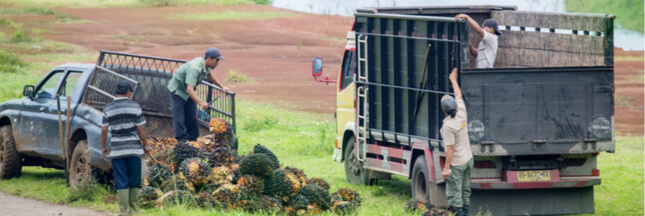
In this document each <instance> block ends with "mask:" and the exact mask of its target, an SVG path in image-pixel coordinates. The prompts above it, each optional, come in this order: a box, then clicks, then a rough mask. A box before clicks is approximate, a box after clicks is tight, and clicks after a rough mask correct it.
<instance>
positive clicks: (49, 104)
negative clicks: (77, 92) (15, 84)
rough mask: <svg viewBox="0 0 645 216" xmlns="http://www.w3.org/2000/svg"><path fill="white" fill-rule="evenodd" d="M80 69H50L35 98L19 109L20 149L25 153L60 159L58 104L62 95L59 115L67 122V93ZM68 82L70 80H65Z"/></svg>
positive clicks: (61, 156) (38, 87)
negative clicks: (21, 110)
mask: <svg viewBox="0 0 645 216" xmlns="http://www.w3.org/2000/svg"><path fill="white" fill-rule="evenodd" d="M80 74H81V73H80V72H78V71H69V70H65V71H62V70H58V71H52V72H51V73H49V74H48V75H47V76H46V77H45V79H43V81H41V82H40V83H39V85H38V86H37V87H36V91H35V92H36V93H35V94H34V99H33V100H32V101H31V102H29V103H27V105H26V106H25V108H24V109H23V112H21V114H20V115H21V121H20V128H19V130H20V134H21V136H22V139H21V141H22V146H23V148H22V150H21V151H22V152H23V153H24V154H27V155H33V156H40V157H43V158H48V159H54V160H62V159H63V151H62V150H61V145H60V128H59V122H58V105H57V100H56V95H57V94H60V95H61V96H60V97H61V114H62V115H61V118H62V123H63V127H64V126H65V125H66V116H65V114H66V111H67V101H66V100H67V98H66V97H67V95H68V94H69V95H70V96H71V93H72V92H73V89H74V87H75V86H76V83H77V81H78V77H80ZM68 83H69V84H68Z"/></svg>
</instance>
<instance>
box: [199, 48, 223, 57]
mask: <svg viewBox="0 0 645 216" xmlns="http://www.w3.org/2000/svg"><path fill="white" fill-rule="evenodd" d="M204 58H217V59H219V60H224V59H226V57H224V56H223V55H222V53H221V52H220V51H219V49H217V48H215V47H210V48H208V49H207V50H206V53H205V54H204Z"/></svg>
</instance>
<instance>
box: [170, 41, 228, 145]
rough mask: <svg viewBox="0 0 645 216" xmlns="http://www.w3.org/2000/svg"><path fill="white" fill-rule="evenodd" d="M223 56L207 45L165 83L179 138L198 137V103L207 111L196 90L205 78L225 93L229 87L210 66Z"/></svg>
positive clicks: (214, 64)
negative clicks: (224, 84) (202, 54)
mask: <svg viewBox="0 0 645 216" xmlns="http://www.w3.org/2000/svg"><path fill="white" fill-rule="evenodd" d="M224 59H226V57H224V56H223V55H222V53H220V51H219V49H217V48H215V47H210V48H208V49H207V50H206V53H205V55H204V57H203V58H202V57H197V58H195V59H193V60H191V61H189V62H186V63H185V64H184V65H182V66H181V67H179V68H178V69H177V70H176V71H175V73H173V75H172V79H171V80H170V82H169V83H168V90H169V91H170V99H171V101H172V120H173V126H174V132H175V138H176V139H177V140H178V141H186V140H189V141H195V140H197V137H199V129H198V125H197V105H199V107H201V108H202V109H204V110H207V109H208V107H209V105H208V103H206V102H204V101H202V100H200V99H199V97H198V96H197V93H196V92H195V90H196V89H197V84H199V83H200V82H201V81H202V80H203V79H204V77H207V78H208V80H210V81H211V83H213V84H215V85H217V86H219V87H220V88H222V90H224V91H225V92H226V91H228V88H225V87H224V86H222V84H221V83H220V82H219V80H217V78H215V75H214V74H213V72H211V70H212V69H215V67H217V65H218V64H219V61H220V60H224Z"/></svg>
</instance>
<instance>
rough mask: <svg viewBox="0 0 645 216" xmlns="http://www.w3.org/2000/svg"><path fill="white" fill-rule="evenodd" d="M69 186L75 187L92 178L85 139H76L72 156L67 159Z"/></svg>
mask: <svg viewBox="0 0 645 216" xmlns="http://www.w3.org/2000/svg"><path fill="white" fill-rule="evenodd" d="M68 172H69V186H70V187H75V186H76V185H78V184H80V183H82V182H89V181H91V180H92V177H93V175H92V174H93V173H92V165H90V152H89V149H88V147H87V140H81V141H78V143H77V144H76V148H74V152H73V153H72V158H71V160H70V161H69V170H68Z"/></svg>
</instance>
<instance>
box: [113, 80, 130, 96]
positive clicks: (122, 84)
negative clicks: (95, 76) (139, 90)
mask: <svg viewBox="0 0 645 216" xmlns="http://www.w3.org/2000/svg"><path fill="white" fill-rule="evenodd" d="M128 90H130V91H134V90H133V89H132V84H131V83H130V82H128V81H125V80H121V81H119V83H117V84H116V94H126V93H128Z"/></svg>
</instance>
